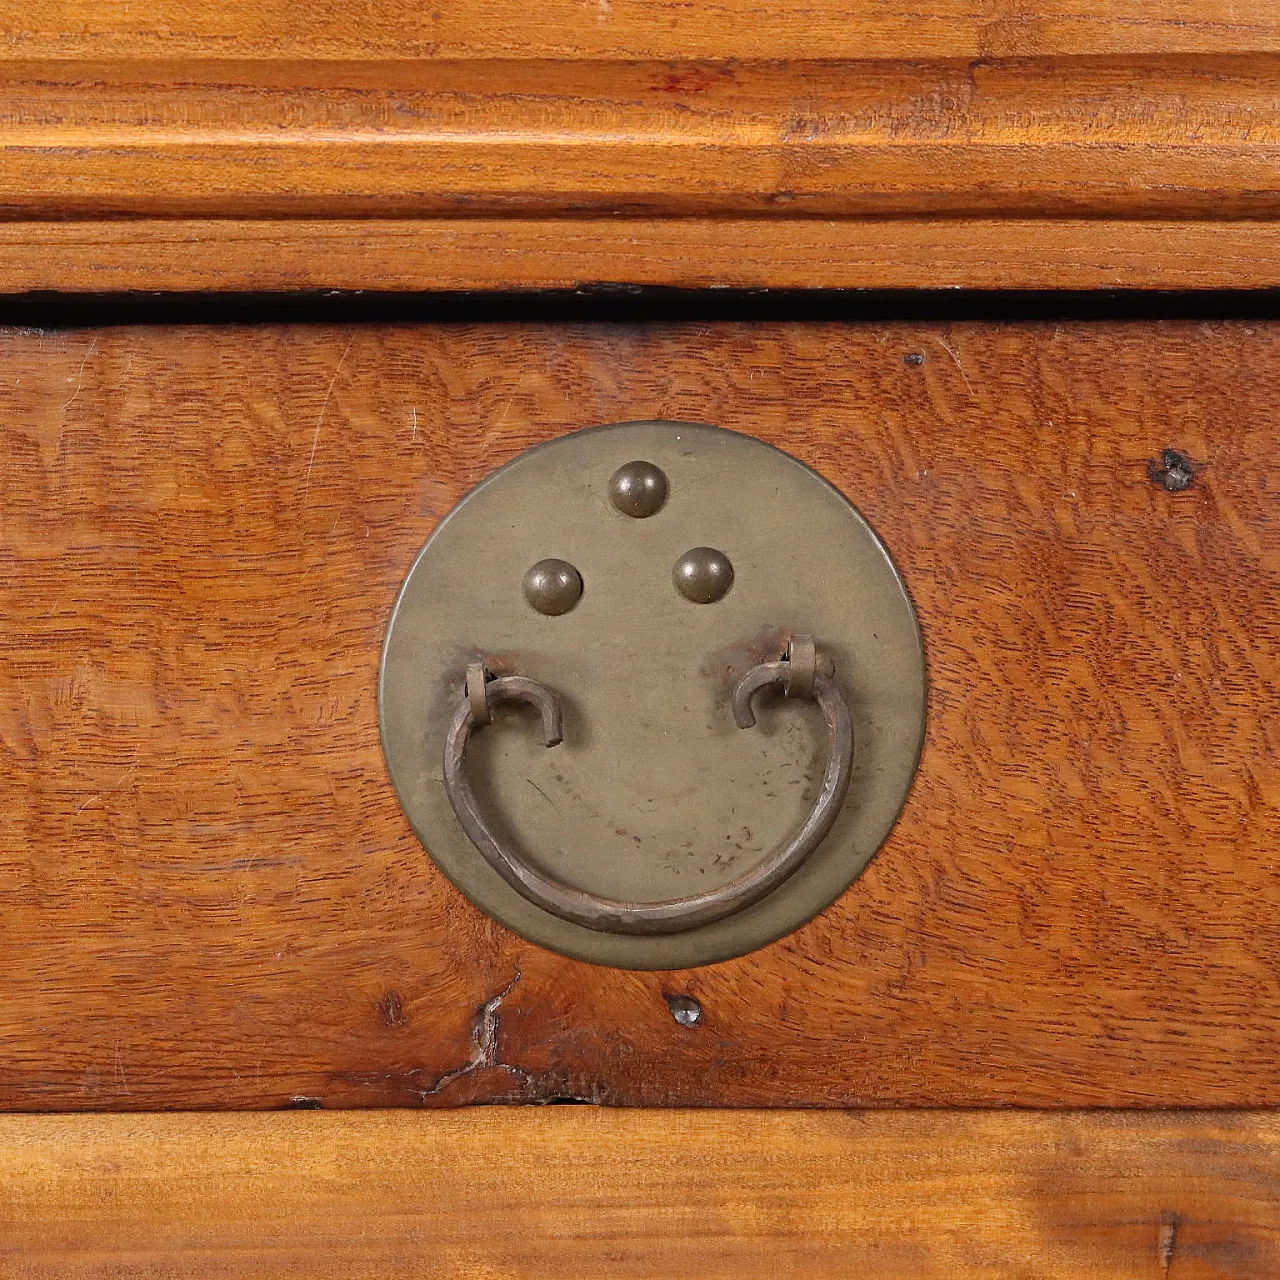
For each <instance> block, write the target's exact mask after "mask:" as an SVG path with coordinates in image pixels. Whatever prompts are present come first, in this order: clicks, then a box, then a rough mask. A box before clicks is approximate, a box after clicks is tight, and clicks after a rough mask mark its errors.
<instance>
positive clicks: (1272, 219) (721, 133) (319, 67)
mask: <svg viewBox="0 0 1280 1280" xmlns="http://www.w3.org/2000/svg"><path fill="white" fill-rule="evenodd" d="M6 10H7V11H8V12H7V14H6ZM6 16H7V21H5V20H4V19H5V18H6ZM0 31H3V33H4V34H3V39H0V219H2V220H3V221H0V293H14V292H21V291H24V290H31V289H36V290H94V289H98V290H114V289H130V288H132V289H168V290H236V289H241V290H243V289H257V290H297V289H308V288H322V289H323V288H338V289H418V290H441V289H525V288H560V287H573V286H575V285H579V284H588V285H591V284H596V285H598V284H619V283H621V284H639V285H643V284H668V285H670V284H680V285H689V286H693V287H706V286H739V287H760V288H784V287H785V288H831V287H845V288H857V287H903V288H920V287H971V288H991V287H997V288H1019V289H1022V288H1036V289H1044V288H1098V287H1123V288H1214V287H1247V288H1261V287H1268V286H1274V285H1276V284H1278V283H1280V265H1277V264H1278V263H1280V230H1277V228H1278V227H1280V223H1278V222H1277V221H1276V218H1277V214H1278V213H1280V184H1278V183H1277V181H1276V173H1277V172H1278V171H1280V112H1278V111H1277V105H1276V104H1277V100H1278V99H1277V93H1276V85H1277V83H1280V18H1278V17H1277V13H1276V10H1275V7H1274V5H1272V4H1270V3H1269V2H1268V0H1251V2H1250V3H1245V2H1244V0H1235V2H1234V3H1228V2H1227V0H1146V2H1144V3H1138V2H1137V0H1129V2H1128V3H1123V4H1122V3H1117V2H1115V0H1111V2H1110V3H1106V4H1100V3H1096V2H1095V0H1063V2H1062V3H1059V4H1057V5H1056V6H1053V7H1052V8H1051V9H1045V8H1044V7H1043V6H1041V7H1040V8H1039V9H1038V10H1036V11H1035V12H1034V13H1033V12H1029V11H1028V7H1027V6H1026V5H1024V4H1020V3H1016V2H1014V0H971V2H970V3H965V4H958V3H954V2H953V0H928V2H927V3H924V4H915V5H912V6H911V7H910V9H909V10H904V9H902V7H901V6H895V5H892V4H888V3H885V2H884V0H769V2H768V3H767V4H764V5H760V4H758V3H755V0H726V2H725V3H720V4H716V5H709V4H686V3H674V2H673V0H592V2H584V0H546V2H545V3H540V4H537V5H532V6H530V5H527V4H517V3H515V2H514V0H467V2H466V3H461V2H460V0H448V2H446V3H441V4H437V5H430V6H425V7H424V6H422V5H420V4H409V3H406V2H405V0H385V2H384V3H380V4H378V5H376V6H369V5H363V6H362V5H355V6H352V5H351V4H346V3H344V4H341V5H339V4H335V3H331V2H330V0H325V2H324V3H316V4H305V5H298V4H294V3H290V2H289V0H265V2H261V3H252V4H250V3H247V2H246V0H234V2H232V3H218V4H214V3H211V2H210V0H161V2H160V3H156V4H150V5H147V6H137V5H121V4H118V3H115V2H114V0H91V2H90V3H86V4H79V5H76V6H74V14H71V13H69V11H68V10H67V7H66V6H65V5H64V4H61V3H58V2H57V0H38V2H37V3H34V4H24V5H17V4H15V3H9V4H7V5H4V4H0Z"/></svg>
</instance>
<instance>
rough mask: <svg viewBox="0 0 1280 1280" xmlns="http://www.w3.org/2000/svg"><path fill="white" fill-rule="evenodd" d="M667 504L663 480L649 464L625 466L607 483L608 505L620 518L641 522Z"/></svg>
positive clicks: (665, 479) (665, 485) (656, 468)
mask: <svg viewBox="0 0 1280 1280" xmlns="http://www.w3.org/2000/svg"><path fill="white" fill-rule="evenodd" d="M666 500H667V477H666V475H665V474H664V473H663V472H662V470H661V469H660V468H658V467H655V466H654V465H653V463H652V462H628V463H625V464H624V465H623V466H621V467H619V468H618V469H617V471H615V472H614V473H613V476H612V478H611V479H610V481H609V501H610V502H612V503H613V505H614V506H615V507H617V509H618V510H619V511H621V512H622V514H623V515H624V516H632V517H634V518H635V519H636V520H643V519H645V517H646V516H651V515H655V514H656V513H657V512H659V511H661V510H662V504H663V503H664V502H666Z"/></svg>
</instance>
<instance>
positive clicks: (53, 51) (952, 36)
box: [3, 0, 1280, 60]
mask: <svg viewBox="0 0 1280 1280" xmlns="http://www.w3.org/2000/svg"><path fill="white" fill-rule="evenodd" d="M8 9H9V10H10V13H8V14H6V21H5V23H4V28H5V30H4V37H3V43H4V46H5V47H7V49H8V50H9V51H10V52H11V53H12V54H13V55H15V56H23V57H46V58H49V57H52V58H104V57H111V58H141V57H153V58H154V57H188V58H210V57H213V58H238V59H255V60H256V59H273V58H281V57H299V58H306V59H316V60H329V59H376V58H389V57H398V58H475V59H483V58H495V57H550V58H562V59H590V58H657V59H683V58H736V59H750V58H833V57H844V58H976V57H1014V56H1023V55H1054V54H1060V53H1072V54H1074V53H1091V54H1092V53H1204V52H1219V53H1236V52H1243V51H1249V50H1259V49H1267V50H1271V51H1273V52H1280V10H1277V7H1276V5H1275V3H1274V0H1111V3H1108V4H1099V3H1097V0H1055V2H1054V3H1053V4H1038V5H1028V4H1026V3H1025V0H964V2H963V3H960V2H958V0H913V3H912V4H910V5H903V4H895V3H891V2H889V0H768V3H766V4H761V3H760V0H717V3H715V4H689V3H687V0H587V2H586V3H584V2H583V0H539V2H538V3H536V4H531V3H529V0H467V3H465V4H464V3H459V2H458V0H434V3H432V4H420V3H416V2H411V0H379V2H378V3H376V4H370V3H365V4H352V3H350V0H308V2H307V3H305V4H300V3H298V0H151V2H150V3H148V4H145V5H143V4H121V3H120V0H77V3H76V4H75V5H68V4H67V3H66V0H26V2H25V3H21V4H18V3H13V4H10V5H9V6H8Z"/></svg>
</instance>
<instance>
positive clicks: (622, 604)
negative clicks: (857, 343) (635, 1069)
mask: <svg viewBox="0 0 1280 1280" xmlns="http://www.w3.org/2000/svg"><path fill="white" fill-rule="evenodd" d="M637 460H643V461H637ZM655 474H656V475H658V476H660V477H661V478H662V483H661V486H658V485H657V483H656V481H653V476H654V475H655ZM620 476H624V477H627V483H626V484H622V483H621V482H620V481H619V477H620ZM646 477H647V478H646ZM651 482H652V483H651ZM658 487H660V488H661V501H658V502H656V504H655V502H654V492H655V491H656V489H657V488H658ZM620 492H621V495H622V498H623V500H622V501H620V500H619V496H620ZM646 494H647V495H648V496H647V497H646ZM632 497H635V501H632V500H631V498H632ZM641 499H643V501H641ZM649 508H652V509H649ZM690 557H692V558H693V560H694V561H695V563H694V565H693V566H692V567H693V568H694V569H696V570H697V571H698V573H699V574H702V575H703V576H704V577H705V578H706V579H707V580H706V581H704V582H703V583H702V584H701V585H700V586H699V587H698V589H697V591H695V594H693V595H692V596H690V595H688V594H687V592H686V590H685V586H684V585H683V584H682V583H681V580H680V573H679V565H680V564H681V563H682V562H684V561H687V560H688V559H689V558H690ZM717 557H718V558H719V559H717V560H716V563H715V564H710V561H711V560H712V559H715V558H717ZM720 561H723V563H720ZM531 565H532V566H534V569H537V568H539V566H546V565H550V566H552V567H551V568H550V569H548V570H547V571H546V573H547V575H548V576H547V580H546V582H544V583H543V585H542V587H541V588H539V589H535V590H532V591H531V588H530V575H532V576H534V577H537V575H536V574H534V573H533V570H532V569H530V566H531ZM708 565H710V569H709V570H708ZM673 566H676V567H675V568H674V569H673ZM568 570H572V575H570V574H569V573H568V572H567V571H568ZM693 576H695V577H696V576H698V575H697V574H694V575H693ZM540 592H545V595H544V594H540ZM569 597H572V600H569ZM540 600H541V603H539V601H540ZM566 601H568V605H567V607H566V608H564V609H561V607H560V606H561V605H562V604H565V603H566ZM694 601H697V602H698V603H696V604H695V603H693V602H694ZM544 605H550V606H551V607H550V608H546V607H544ZM753 697H754V705H753ZM379 703H380V714H381V721H382V737H383V748H384V751H385V754H386V758H387V762H388V766H389V768H390V772H391V775H392V779H393V781H394V782H395V785H396V789H397V791H398V793H399V795H400V799H401V803H402V804H403V805H404V808H405V811H406V813H407V814H408V816H409V818H410V821H411V822H412V824H413V826H414V829H415V831H416V832H417V834H418V836H419V838H420V839H421V840H422V842H423V844H424V845H425V846H426V847H427V849H428V850H429V851H430V853H431V856H432V857H433V859H434V860H435V862H436V863H437V865H438V866H439V867H440V868H441V869H442V870H443V871H444V872H445V874H446V875H447V876H448V877H449V878H450V879H451V880H452V881H453V882H454V884H456V885H457V886H458V888H459V889H461V890H462V892H463V893H464V894H466V895H467V897H469V898H470V899H471V900H472V901H473V902H474V903H476V904H477V905H478V906H479V907H481V909H483V910H484V911H486V912H488V913H489V914H490V915H492V916H493V917H494V918H496V919H498V920H500V921H502V922H503V923H504V924H506V925H508V926H509V927H510V928H512V929H514V930H516V931H517V932H518V933H521V934H523V935H524V936H525V937H527V938H530V939H532V940H533V941H536V942H540V943H542V944H543V945H545V946H548V947H551V948H554V949H555V950H558V951H562V952H565V953H567V954H570V955H574V956H579V957H581V958H583V959H587V960H591V961H595V962H596V963H601V964H612V965H619V966H622V967H628V968H680V967H684V966H688V965H695V964H704V963H708V962H710V961H714V960H720V959H725V958H728V957H729V956H733V955H737V954H740V953H742V952H744V951H748V950H751V949H753V948H755V947H758V946H761V945H763V944H764V943H766V942H768V941H771V940H772V939H774V938H776V937H778V936H780V935H781V934H783V933H786V932H789V931H790V930H792V929H794V928H796V927H797V926H799V925H800V924H802V923H803V922H804V921H806V920H808V919H809V918H810V917H811V916H812V915H814V914H815V913H816V912H818V911H820V910H822V908H823V907H825V906H826V905H828V904H829V903H830V902H831V901H832V899H834V898H835V897H836V896H837V895H838V894H839V893H840V892H841V891H842V890H843V889H845V888H846V887H847V886H848V885H849V884H850V883H851V882H852V881H853V880H854V879H855V878H856V877H857V875H858V873H859V872H860V871H861V870H862V869H863V867H864V866H865V865H866V863H867V861H868V860H869V859H870V858H871V856H872V855H873V854H874V852H875V850H876V849H877V848H878V847H879V845H880V843H881V842H882V841H883V839H884V837H885V836H886V835H887V834H888V831H889V829H890V828H891V826H892V825H893V822H894V820H895V818H896V816H897V814H898V812H899V810H900V808H901V806H902V803H903V802H904V800H905V798H906V794H907V791H908V788H909V786H910V782H911V777H912V774H913V772H914V769H915V764H916V760H917V758H918V755H919V750H920V743H921V737H922V733H923V725H924V708H925V686H924V661H923V654H922V651H921V646H920V637H919V633H918V630H917V628H916V624H915V617H914V614H913V612H912V609H911V605H910V602H909V600H908V598H907V595H906V592H905V590H904V588H903V585H902V583H901V581H900V579H899V578H898V575H897V573H896V571H895V570H894V567H893V565H892V563H891V562H890V560H889V557H888V555H887V553H886V552H885V550H884V548H883V546H882V545H881V544H880V542H879V541H878V539H877V538H876V537H875V534H874V533H873V532H872V531H871V529H870V528H869V527H868V526H867V524H866V522H865V521H864V520H863V519H862V518H861V516H859V515H858V513H857V512H856V511H855V510H854V508H853V507H852V506H851V505H850V504H849V503H848V501H846V500H845V499H844V498H843V497H842V496H841V495H840V494H839V493H838V492H837V491H836V490H835V489H833V488H832V487H831V486H830V485H828V484H827V483H826V482H825V481H824V480H822V479H821V478H820V477H819V476H818V475H816V474H815V473H814V472H813V471H811V470H809V469H808V468H807V467H805V466H804V465H803V464H801V463H800V462H798V461H797V460H796V459H794V458H791V457H790V456H788V455H787V454H784V453H781V452H779V451H778V450H776V449H773V448H772V447H770V446H768V445H765V444H762V443H761V442H759V441H757V440H753V439H751V438H750V437H746V436H741V435H736V434H733V433H730V432H727V431H721V430H718V429H716V428H714V427H708V426H700V425H693V424H687V423H672V422H639V423H622V424H617V425H614V426H609V427H599V428H595V429H592V430H589V431H583V432H579V433H577V434H575V435H571V436H566V437H564V438H562V439H560V440H557V441H554V442H552V443H550V444H546V445H542V446H539V447H538V448H535V449H531V450H529V451H528V452H527V453H525V454H522V455H521V456H520V457H518V458H517V459H515V461H513V462H511V463H509V464H508V465H507V466H505V467H503V468H501V469H500V470H499V471H496V472H495V473H494V474H493V475H491V476H489V477H488V478H487V479H486V480H485V481H483V482H482V483H481V484H480V485H479V486H477V488H476V489H474V490H472V492H471V493H470V494H468V495H467V496H466V497H465V498H464V499H463V500H462V501H461V502H460V503H459V504H458V505H457V506H456V507H455V508H454V509H453V511H451V512H450V513H449V515H448V516H447V517H446V518H445V519H444V520H443V521H442V522H441V524H440V525H439V527H438V528H437V529H436V531H435V533H434V534H433V535H432V536H431V538H430V539H429V541H428V542H427V544H426V546H425V547H424V548H423V550H422V552H421V553H420V554H419V556H418V559H417V561H416V562H415V564H414V566H413V568H412V569H411V571H410V573H409V576H408V579H407V580H406V582H405V585H404V588H403V590H402V592H401V595H400V599H399V601H398V602H397V604H396V608H395V611H394V613H393V616H392V621H391V625H390V627H389V630H388V634H387V641H386V647H385V650H384V654H383V668H382V679H381V686H380V690H379ZM811 708H812V709H811ZM531 710H532V711H533V712H535V713H536V715H535V716H534V717H530V715H529V712H530V711H531ZM538 717H540V719H541V732H540V733H539V732H538V731H537V730H536V727H535V726H536V724H537V718H538ZM757 717H758V718H759V723H758V724H757V723H756V718H757ZM485 726H489V727H485ZM752 726H754V727H752ZM744 729H749V730H750V731H749V732H744ZM557 744H558V745H557Z"/></svg>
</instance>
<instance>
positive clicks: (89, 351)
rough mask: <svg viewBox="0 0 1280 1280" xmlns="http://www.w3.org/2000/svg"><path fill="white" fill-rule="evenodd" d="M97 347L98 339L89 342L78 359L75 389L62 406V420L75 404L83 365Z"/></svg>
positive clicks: (82, 373)
mask: <svg viewBox="0 0 1280 1280" xmlns="http://www.w3.org/2000/svg"><path fill="white" fill-rule="evenodd" d="M97 349H98V339H97V338H94V340H93V341H92V342H91V343H89V346H88V347H87V348H86V350H85V353H84V359H83V360H81V361H80V368H79V369H77V370H76V389H75V390H74V391H73V392H72V393H71V398H70V399H69V400H68V401H67V402H66V404H64V405H63V406H62V420H63V421H64V422H65V421H66V418H67V410H68V409H70V408H71V406H72V405H73V404H75V402H76V400H77V399H78V398H79V395H80V388H81V387H82V386H83V385H84V367H85V365H87V364H88V363H89V357H90V356H91V355H93V353H94V352H95V351H97Z"/></svg>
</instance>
